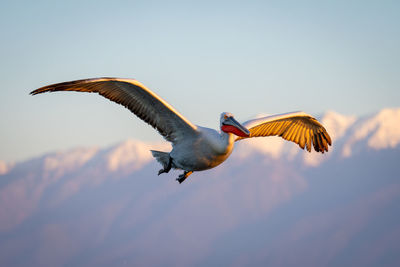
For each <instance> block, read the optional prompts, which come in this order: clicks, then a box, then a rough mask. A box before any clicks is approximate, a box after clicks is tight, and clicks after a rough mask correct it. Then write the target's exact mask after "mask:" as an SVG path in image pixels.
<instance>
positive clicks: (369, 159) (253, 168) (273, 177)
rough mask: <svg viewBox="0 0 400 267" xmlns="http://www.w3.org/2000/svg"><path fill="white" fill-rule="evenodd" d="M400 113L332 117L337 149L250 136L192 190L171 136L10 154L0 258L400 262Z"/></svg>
mask: <svg viewBox="0 0 400 267" xmlns="http://www.w3.org/2000/svg"><path fill="white" fill-rule="evenodd" d="M399 113H400V109H385V110H382V111H381V112H378V113H377V114H374V115H372V116H367V117H363V118H356V117H354V116H344V115H341V114H338V113H335V112H327V113H326V114H325V115H324V116H322V118H321V120H322V123H323V124H324V125H325V126H326V128H327V129H328V132H330V134H331V135H332V138H333V146H332V147H331V149H330V151H329V152H328V153H326V154H324V155H320V154H317V153H308V152H306V151H302V150H301V149H299V147H298V146H297V145H294V144H289V143H287V142H282V141H281V140H280V139H279V138H265V139H262V138H258V139H255V140H245V141H241V142H239V143H238V146H237V147H236V148H235V151H234V152H233V154H232V156H231V157H230V158H229V159H228V160H227V161H226V162H225V163H224V164H222V165H221V166H218V167H217V168H215V169H212V170H209V171H205V172H196V173H194V174H193V175H192V176H190V177H189V179H188V180H187V181H185V183H183V184H181V185H180V184H178V183H177V182H176V181H175V178H176V177H177V176H178V174H179V172H177V171H171V172H170V173H168V174H163V175H161V176H157V172H158V170H159V168H160V166H159V164H158V163H157V162H156V161H155V160H154V159H153V158H152V156H151V154H150V152H149V149H159V150H164V151H168V150H169V149H170V148H169V147H168V144H166V143H162V144H150V143H144V142H140V141H136V140H128V141H125V142H122V143H120V144H117V145H115V146H112V147H109V148H105V149H99V148H77V149H71V150H69V151H64V152H57V153H51V154H48V155H44V156H42V157H38V158H34V159H32V160H28V161H25V162H20V163H17V164H15V165H14V166H13V167H12V168H10V167H9V166H10V165H9V164H6V163H4V162H0V265H1V266H27V265H33V266H63V265H64V266H65V265H70V266H99V265H100V266H110V265H112V266H115V265H125V266H136V265H142V266H177V265H180V266H193V265H204V266H208V265H213V266H216V265H218V266H219V265H224V266H226V265H251V266H266V265H271V266H382V265H384V266H398V265H399V263H400V257H399V255H400V249H399V248H400V243H399V240H400V228H399V225H400V216H399V215H398V214H400V208H399V207H400V205H399V203H400V180H399V179H398V178H399V174H400V167H399V164H398V159H399V157H400V149H399V148H400V146H399V142H400V141H399V140H400V133H399V128H398V127H399ZM346 149H348V150H349V151H350V152H351V153H349V154H344V153H345V152H344V151H346Z"/></svg>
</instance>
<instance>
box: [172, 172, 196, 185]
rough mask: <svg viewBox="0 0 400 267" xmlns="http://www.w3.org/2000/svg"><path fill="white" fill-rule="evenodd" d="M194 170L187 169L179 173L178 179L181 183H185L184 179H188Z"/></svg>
mask: <svg viewBox="0 0 400 267" xmlns="http://www.w3.org/2000/svg"><path fill="white" fill-rule="evenodd" d="M192 173H193V172H192V171H189V172H188V171H185V172H184V173H182V174H181V175H179V177H178V178H176V180H177V181H178V182H179V183H180V184H181V183H183V181H185V180H186V178H188V177H189V175H191V174H192Z"/></svg>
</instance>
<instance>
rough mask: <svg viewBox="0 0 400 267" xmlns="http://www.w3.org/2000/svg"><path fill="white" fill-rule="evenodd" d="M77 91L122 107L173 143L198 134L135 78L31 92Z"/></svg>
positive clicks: (66, 84)
mask: <svg viewBox="0 0 400 267" xmlns="http://www.w3.org/2000/svg"><path fill="white" fill-rule="evenodd" d="M56 91H77V92H89V93H98V94H100V95H102V96H104V97H105V98H108V99H109V100H111V101H114V102H116V103H118V104H121V105H123V106H125V107H126V108H128V109H129V110H130V111H132V112H133V113H134V114H135V115H136V116H138V117H139V118H140V119H142V120H144V121H145V122H147V123H148V124H150V125H151V126H153V128H155V129H156V130H157V131H158V132H159V133H160V134H161V135H162V136H163V137H164V138H165V139H166V140H168V141H170V142H172V143H175V142H178V141H179V140H181V139H183V138H185V137H188V136H190V135H194V134H197V127H196V126H195V125H193V124H192V123H191V122H190V121H189V120H187V119H186V118H185V117H184V116H182V115H181V114H180V113H179V112H178V111H176V110H175V109H174V108H173V107H172V106H170V105H169V104H168V103H167V102H166V101H165V100H163V99H162V98H161V97H159V96H158V95H156V94H155V93H153V92H152V91H150V89H148V88H146V87H145V86H144V85H143V84H141V83H140V82H138V81H136V80H134V79H119V78H93V79H84V80H77V81H71V82H64V83H57V84H53V85H48V86H44V87H42V88H39V89H36V90H34V91H32V92H31V94H32V95H36V94H40V93H44V92H56Z"/></svg>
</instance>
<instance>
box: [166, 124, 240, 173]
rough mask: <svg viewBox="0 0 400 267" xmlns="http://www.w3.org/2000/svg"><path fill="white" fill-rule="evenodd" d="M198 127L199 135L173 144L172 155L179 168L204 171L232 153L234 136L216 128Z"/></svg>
mask: <svg viewBox="0 0 400 267" xmlns="http://www.w3.org/2000/svg"><path fill="white" fill-rule="evenodd" d="M197 127H198V131H199V133H198V135H197V136H196V137H194V138H189V139H187V140H185V141H183V142H181V143H179V144H176V145H173V149H172V151H171V152H170V156H171V157H172V158H173V163H174V164H175V166H176V167H177V168H178V169H182V170H185V171H203V170H207V169H211V168H214V167H216V166H218V165H219V164H221V163H222V162H224V161H225V160H226V159H227V158H228V157H229V155H230V154H231V153H232V150H233V144H234V136H233V134H231V133H225V132H222V133H219V132H217V131H216V130H214V129H210V128H205V127H200V126H197Z"/></svg>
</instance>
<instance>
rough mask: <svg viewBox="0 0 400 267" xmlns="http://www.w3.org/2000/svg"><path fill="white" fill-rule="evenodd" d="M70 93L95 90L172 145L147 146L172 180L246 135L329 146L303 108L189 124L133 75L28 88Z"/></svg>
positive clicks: (225, 153) (212, 163)
mask: <svg viewBox="0 0 400 267" xmlns="http://www.w3.org/2000/svg"><path fill="white" fill-rule="evenodd" d="M56 91H76V92H88V93H98V94H100V95H102V96H103V97H105V98H108V99H109V100H111V101H114V102H116V103H118V104H121V105H123V106H125V107H126V108H127V109H129V110H130V111H131V112H132V113H134V114H135V115H136V116H137V117H139V118H140V119H142V120H143V121H145V122H146V123H148V124H150V125H151V126H152V127H153V128H155V129H156V130H157V131H158V132H159V133H160V134H161V135H162V136H163V137H164V138H165V139H166V140H167V141H169V142H171V143H172V150H171V151H170V152H163V151H155V150H151V153H152V155H153V157H154V158H155V159H156V160H157V161H158V162H159V163H160V164H161V165H162V167H163V168H162V169H161V170H160V171H159V172H158V175H160V174H162V173H168V172H169V171H170V170H171V169H172V168H173V169H180V170H183V173H182V174H181V175H179V177H178V178H177V179H176V180H177V181H178V182H179V183H182V182H183V181H184V180H185V179H186V178H187V177H188V176H189V175H191V174H192V173H193V172H195V171H203V170H207V169H211V168H214V167H216V166H218V165H219V164H221V163H222V162H224V161H225V160H226V159H227V158H228V157H229V155H230V154H231V152H232V150H233V146H234V143H235V141H239V140H242V139H246V138H251V137H261V136H280V137H282V138H283V139H285V140H288V141H292V142H294V143H296V144H298V145H299V146H300V147H301V148H302V149H304V148H306V149H307V150H308V151H309V152H311V148H312V146H313V147H314V150H315V151H317V152H321V153H324V152H325V151H326V152H327V151H328V145H331V144H332V141H331V138H330V136H329V134H328V132H327V131H326V129H325V128H324V127H323V126H322V125H321V124H320V123H319V122H318V121H317V120H316V119H315V118H313V117H312V116H310V115H308V114H306V113H304V112H291V113H286V114H280V115H274V116H268V117H263V118H258V119H254V120H250V121H247V122H245V123H243V124H240V123H239V122H238V121H236V120H235V118H234V116H233V115H232V114H231V113H229V112H223V113H222V114H221V116H220V131H216V130H214V129H210V128H205V127H201V126H197V125H194V124H193V123H191V122H190V121H189V120H188V119H186V118H185V117H184V116H182V115H181V114H180V113H179V112H178V111H176V110H175V109H174V108H173V107H172V106H171V105H169V104H168V103H167V102H166V101H165V100H163V99H162V98H161V97H159V96H158V95H156V94H155V93H154V92H152V91H151V90H150V89H148V88H147V87H145V86H144V85H143V84H141V83H140V82H138V81H136V80H134V79H121V78H93V79H83V80H76V81H70V82H63V83H57V84H53V85H48V86H44V87H42V88H39V89H36V90H34V91H32V92H31V95H37V94H41V93H45V92H56Z"/></svg>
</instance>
